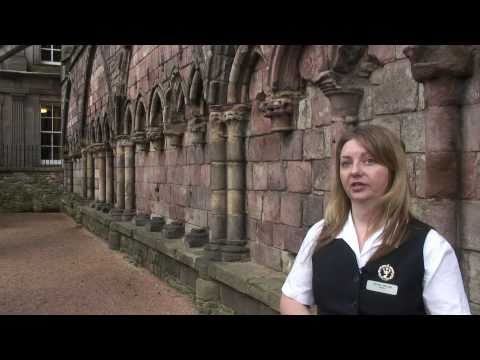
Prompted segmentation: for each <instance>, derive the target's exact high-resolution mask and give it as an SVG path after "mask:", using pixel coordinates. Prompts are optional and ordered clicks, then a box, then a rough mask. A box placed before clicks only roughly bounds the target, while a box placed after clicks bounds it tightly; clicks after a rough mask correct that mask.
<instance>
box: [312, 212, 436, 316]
mask: <svg viewBox="0 0 480 360" xmlns="http://www.w3.org/2000/svg"><path fill="white" fill-rule="evenodd" d="M430 229H431V227H430V226H428V225H427V224H424V223H422V222H420V221H418V220H416V219H412V221H410V224H409V232H408V235H407V240H406V241H405V242H404V243H403V244H402V245H401V246H399V247H398V249H395V250H394V251H392V252H390V253H389V254H387V255H385V256H383V257H381V258H379V259H376V260H373V261H369V262H368V263H367V264H366V265H365V266H364V267H363V268H362V269H360V270H359V268H358V264H357V259H356V257H355V253H354V252H353V250H352V249H351V248H350V247H349V246H348V244H347V243H346V242H345V241H344V240H343V239H339V238H338V239H335V240H334V241H332V242H331V243H330V244H328V245H327V246H325V247H323V248H320V249H319V250H317V251H316V252H315V253H314V254H313V256H312V266H313V277H312V282H313V283H312V285H313V293H314V299H315V303H316V305H317V307H318V312H319V314H345V315H346V314H378V315H381V314H384V315H387V314H388V315H400V314H405V315H406V314H409V315H414V314H425V307H424V304H423V277H424V263H423V245H424V243H425V238H426V236H427V233H428V232H429V231H430ZM390 269H393V272H390V273H388V271H389V270H390ZM392 275H393V276H392ZM367 285H368V289H367ZM369 289H370V290H369ZM371 289H373V290H371ZM374 290H377V291H374ZM379 290H380V291H379ZM394 292H396V294H395V295H394V294H393V293H394Z"/></svg>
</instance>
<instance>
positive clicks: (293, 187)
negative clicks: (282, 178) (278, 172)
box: [287, 161, 312, 193]
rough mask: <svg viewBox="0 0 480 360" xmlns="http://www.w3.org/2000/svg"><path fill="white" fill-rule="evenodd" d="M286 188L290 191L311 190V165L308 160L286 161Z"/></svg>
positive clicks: (305, 191)
mask: <svg viewBox="0 0 480 360" xmlns="http://www.w3.org/2000/svg"><path fill="white" fill-rule="evenodd" d="M287 189H288V191H290V192H303V193H309V192H310V191H311V190H312V167H311V164H310V163H309V162H302V161H289V162H288V163H287Z"/></svg>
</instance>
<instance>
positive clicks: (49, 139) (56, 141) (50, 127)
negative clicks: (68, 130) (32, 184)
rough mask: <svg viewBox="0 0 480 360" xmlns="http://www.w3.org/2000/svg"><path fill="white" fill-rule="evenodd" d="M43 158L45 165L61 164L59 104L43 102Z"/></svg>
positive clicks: (41, 109) (41, 115) (41, 113)
mask: <svg viewBox="0 0 480 360" xmlns="http://www.w3.org/2000/svg"><path fill="white" fill-rule="evenodd" d="M40 119H41V131H40V135H41V136H40V139H41V147H42V151H41V158H42V164H44V165H61V164H62V160H61V155H62V125H61V117H60V105H59V104H45V103H44V104H41V106H40Z"/></svg>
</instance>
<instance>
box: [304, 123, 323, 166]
mask: <svg viewBox="0 0 480 360" xmlns="http://www.w3.org/2000/svg"><path fill="white" fill-rule="evenodd" d="M325 148H326V144H325V135H324V131H323V129H311V130H306V131H305V133H304V136H303V158H304V159H305V160H307V159H323V158H325V157H327V154H326V150H325Z"/></svg>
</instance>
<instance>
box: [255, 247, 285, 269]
mask: <svg viewBox="0 0 480 360" xmlns="http://www.w3.org/2000/svg"><path fill="white" fill-rule="evenodd" d="M253 249H254V251H253V253H254V259H255V261H256V262H257V263H259V264H261V265H264V266H266V267H268V268H270V269H273V270H275V271H282V257H281V251H280V250H279V249H276V248H273V247H270V246H266V245H264V244H262V243H256V244H254V247H253Z"/></svg>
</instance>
